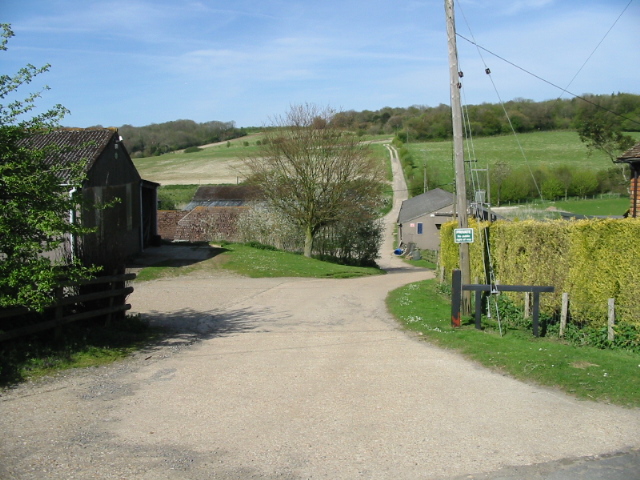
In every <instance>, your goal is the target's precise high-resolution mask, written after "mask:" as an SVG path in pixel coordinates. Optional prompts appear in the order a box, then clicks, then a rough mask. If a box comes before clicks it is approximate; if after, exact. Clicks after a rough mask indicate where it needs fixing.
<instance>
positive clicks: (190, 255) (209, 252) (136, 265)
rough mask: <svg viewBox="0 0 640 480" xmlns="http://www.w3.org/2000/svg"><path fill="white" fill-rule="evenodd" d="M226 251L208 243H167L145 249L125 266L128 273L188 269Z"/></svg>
mask: <svg viewBox="0 0 640 480" xmlns="http://www.w3.org/2000/svg"><path fill="white" fill-rule="evenodd" d="M226 251H227V249H225V248H222V247H213V246H211V245H209V244H208V243H187V242H182V243H167V244H163V245H161V246H159V247H151V248H147V249H146V250H145V251H144V252H142V253H141V254H140V255H138V256H137V257H136V258H134V259H133V260H131V261H130V262H129V263H128V264H127V268H128V269H129V270H130V271H136V270H139V269H141V268H144V267H150V266H153V267H188V266H190V265H193V264H196V263H199V262H203V261H205V260H209V259H210V258H213V257H216V256H218V255H220V254H221V253H224V252H226Z"/></svg>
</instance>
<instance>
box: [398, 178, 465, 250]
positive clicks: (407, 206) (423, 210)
mask: <svg viewBox="0 0 640 480" xmlns="http://www.w3.org/2000/svg"><path fill="white" fill-rule="evenodd" d="M454 202H455V198H454V196H453V194H452V193H450V192H447V191H445V190H442V189H440V188H435V189H433V190H429V191H428V192H425V193H423V194H420V195H417V196H415V197H412V198H409V199H408V200H405V201H404V202H402V206H401V207H400V213H399V214H398V222H397V223H398V241H399V242H400V243H403V244H405V245H407V246H408V245H409V244H414V245H415V246H416V247H417V248H419V249H420V250H438V249H439V248H440V227H441V226H442V224H443V223H446V222H448V221H450V220H451V219H452V217H453V214H454V213H453V212H454V208H453V205H454Z"/></svg>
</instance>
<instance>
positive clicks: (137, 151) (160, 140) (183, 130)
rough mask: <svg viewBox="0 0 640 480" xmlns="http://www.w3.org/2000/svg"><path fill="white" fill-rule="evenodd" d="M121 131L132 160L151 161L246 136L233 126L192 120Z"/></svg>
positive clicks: (126, 128)
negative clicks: (145, 158) (148, 158)
mask: <svg viewBox="0 0 640 480" xmlns="http://www.w3.org/2000/svg"><path fill="white" fill-rule="evenodd" d="M118 130H119V132H120V135H121V136H122V138H123V139H124V144H125V146H126V147H127V150H128V151H129V153H130V154H131V156H132V157H152V156H154V155H161V154H163V153H167V152H173V151H175V150H181V149H183V148H189V147H195V146H200V145H206V144H208V143H215V142H224V141H226V140H230V139H233V138H238V137H242V136H244V135H246V132H245V131H244V129H242V128H236V126H235V123H234V122H217V121H212V122H205V123H196V122H194V121H193V120H175V121H173V122H165V123H154V124H151V125H147V126H145V127H134V126H131V125H123V126H122V127H120V128H119V129H118Z"/></svg>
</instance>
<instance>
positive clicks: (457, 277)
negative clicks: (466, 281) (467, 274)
mask: <svg viewBox="0 0 640 480" xmlns="http://www.w3.org/2000/svg"><path fill="white" fill-rule="evenodd" d="M461 304H462V272H461V271H460V270H458V269H455V270H453V271H452V272H451V326H452V327H459V326H460V325H461V323H462V322H461V319H460V306H461Z"/></svg>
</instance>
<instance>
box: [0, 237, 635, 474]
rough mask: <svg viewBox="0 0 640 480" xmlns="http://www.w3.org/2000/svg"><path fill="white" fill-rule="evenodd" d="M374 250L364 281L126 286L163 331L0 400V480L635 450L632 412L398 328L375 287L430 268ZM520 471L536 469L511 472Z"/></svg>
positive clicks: (489, 467) (367, 469)
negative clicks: (117, 359) (110, 358)
mask: <svg viewBox="0 0 640 480" xmlns="http://www.w3.org/2000/svg"><path fill="white" fill-rule="evenodd" d="M388 245H389V244H387V247H388ZM387 247H385V252H387V253H385V254H384V255H383V258H382V263H383V264H384V265H385V266H386V267H387V268H388V269H389V273H388V274H387V275H384V276H378V277H374V278H363V279H344V280H317V279H291V278H279V279H247V278H242V277H237V276H233V275H227V276H215V277H189V278H180V280H178V281H175V280H158V281H152V282H146V283H140V284H138V285H136V291H135V292H134V294H133V295H132V298H131V301H132V304H133V307H134V310H135V311H137V312H141V313H142V314H143V315H144V316H145V317H147V318H150V319H151V320H152V321H153V322H154V323H157V324H164V325H166V326H168V327H171V328H174V330H175V335H174V336H173V337H172V338H171V339H170V340H168V341H167V342H165V343H163V344H162V345H158V346H156V347H154V348H152V349H149V350H148V351H144V352H140V353H139V354H137V355H136V356H134V357H133V358H132V359H130V360H128V361H125V362H122V363H119V364H116V365H112V366H109V367H103V368H97V369H85V370H78V371H75V372H71V373H67V374H64V375H61V376H59V377H57V378H53V379H50V380H47V381H44V382H39V383H37V384H33V385H29V384H28V385H23V386H21V387H19V388H17V389H15V390H12V391H10V392H6V393H4V394H3V396H2V397H0V431H1V432H2V433H1V434H0V435H1V437H0V442H1V443H0V478H2V479H3V480H4V479H21V480H22V479H38V480H47V479H72V478H75V479H141V480H142V479H144V480H157V479H191V480H193V479H197V480H205V479H206V480H209V479H251V478H256V479H257V478H260V479H276V478H278V479H291V480H294V479H296V480H297V479H311V478H313V479H355V478H360V479H419V478H424V479H438V478H454V477H459V478H518V476H508V475H510V474H512V473H513V472H516V473H515V474H514V475H520V478H573V477H568V476H559V477H553V476H551V475H548V476H542V473H540V472H545V471H548V469H547V470H545V468H547V467H545V466H544V465H547V466H548V465H553V468H552V469H553V470H554V471H555V472H558V471H561V470H562V469H563V468H565V467H566V466H567V465H575V464H576V459H579V458H581V457H588V456H594V455H600V454H606V453H613V452H628V451H631V450H633V449H634V448H636V449H637V448H638V447H640V438H639V437H638V433H639V432H640V411H638V410H637V409H635V410H630V409H623V408H618V407H613V406H608V405H602V404H595V403H591V402H583V401H577V400H575V399H573V398H571V397H568V396H566V395H564V394H561V393H558V392H556V391H553V390H548V389H543V388H538V387H535V386H531V385H527V384H524V383H521V382H517V381H515V380H512V379H510V378H508V377H505V376H502V375H499V374H497V373H493V372H490V371H488V370H485V369H483V368H481V367H479V366H477V365H475V364H473V363H471V362H468V361H466V360H464V359H462V358H461V357H459V356H458V355H456V354H454V353H451V352H448V351H445V350H441V349H438V348H435V347H433V346H430V345H429V344H427V343H425V342H421V341H419V339H418V338H415V337H412V336H409V335H408V334H406V333H405V332H403V331H401V330H400V329H399V328H398V326H397V324H396V323H395V322H394V320H393V319H392V318H391V317H390V315H389V314H388V312H387V310H386V307H385V297H386V294H387V292H388V291H390V290H392V289H394V288H396V287H399V286H401V285H404V284H407V283H410V282H413V281H417V280H421V279H424V278H427V277H428V276H429V275H430V273H429V272H428V271H424V270H415V269H410V268H407V267H404V266H403V265H402V264H399V263H397V262H396V260H397V259H394V258H392V257H391V255H390V252H391V250H388V249H387ZM629 455H631V454H629ZM625 458H627V457H625ZM545 462H555V463H545ZM582 462H584V461H582ZM531 464H537V465H538V466H539V465H540V464H543V467H540V468H537V469H536V470H535V474H534V473H531V475H528V474H527V475H524V476H523V473H522V472H525V471H529V470H526V467H522V466H526V465H531ZM505 467H510V470H500V469H502V468H505ZM514 469H515V470H514ZM489 472H493V473H489ZM509 472H511V473H509ZM517 472H520V474H518V473H517ZM594 478H595V477H594ZM598 478H606V477H598ZM612 478H613V477H612ZM620 478H633V477H620Z"/></svg>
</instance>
